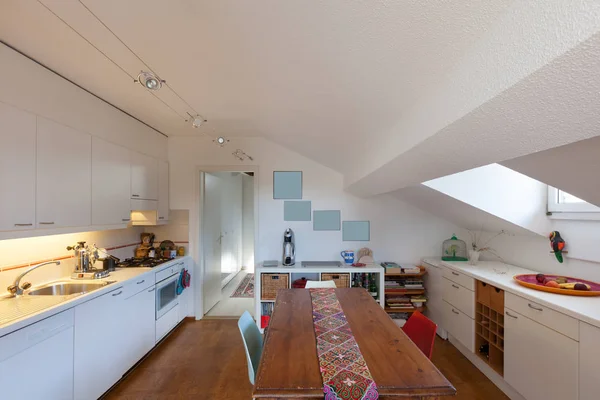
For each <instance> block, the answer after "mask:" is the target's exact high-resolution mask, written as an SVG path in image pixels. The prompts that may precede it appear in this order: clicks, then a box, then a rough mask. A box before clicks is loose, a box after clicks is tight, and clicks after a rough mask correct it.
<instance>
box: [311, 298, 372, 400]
mask: <svg viewBox="0 0 600 400" xmlns="http://www.w3.org/2000/svg"><path fill="white" fill-rule="evenodd" d="M309 290H310V296H311V301H312V308H313V323H314V329H315V336H316V337H317V355H318V356H319V367H320V370H321V377H322V378H323V393H325V400H367V399H368V400H375V399H378V398H379V392H378V391H377V386H376V385H375V381H374V380H373V377H372V376H371V372H369V367H367V363H366V362H365V359H364V358H363V356H362V353H361V352H360V349H359V348H358V343H356V340H355V339H354V335H352V330H351V329H350V325H349V324H348V322H347V321H346V315H345V314H344V311H343V310H342V306H341V304H340V303H339V301H338V299H337V296H336V294H335V289H309Z"/></svg>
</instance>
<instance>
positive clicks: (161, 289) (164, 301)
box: [156, 274, 179, 320]
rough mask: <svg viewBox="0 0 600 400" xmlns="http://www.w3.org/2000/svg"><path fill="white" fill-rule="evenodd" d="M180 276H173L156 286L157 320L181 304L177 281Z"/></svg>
mask: <svg viewBox="0 0 600 400" xmlns="http://www.w3.org/2000/svg"><path fill="white" fill-rule="evenodd" d="M178 279H179V274H176V275H173V276H171V277H170V278H167V279H165V280H164V281H161V282H159V283H157V284H156V319H157V320H158V319H159V318H160V317H162V316H163V315H165V314H166V313H167V312H169V310H171V309H172V308H173V307H175V306H176V305H177V304H179V299H178V296H177V280H178Z"/></svg>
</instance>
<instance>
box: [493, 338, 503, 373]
mask: <svg viewBox="0 0 600 400" xmlns="http://www.w3.org/2000/svg"><path fill="white" fill-rule="evenodd" d="M489 363H490V367H492V368H493V369H494V371H496V372H497V373H498V374H500V375H501V376H504V352H503V351H502V350H500V349H498V348H497V347H496V346H493V345H491V346H490V361H489Z"/></svg>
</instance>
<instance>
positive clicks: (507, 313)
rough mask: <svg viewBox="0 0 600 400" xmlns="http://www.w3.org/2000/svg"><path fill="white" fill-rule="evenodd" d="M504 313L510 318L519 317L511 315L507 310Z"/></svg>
mask: <svg viewBox="0 0 600 400" xmlns="http://www.w3.org/2000/svg"><path fill="white" fill-rule="evenodd" d="M505 313H506V315H508V316H509V317H511V318H514V319H518V318H519V317H517V316H516V315H512V314H511V313H509V312H508V311H506V312H505Z"/></svg>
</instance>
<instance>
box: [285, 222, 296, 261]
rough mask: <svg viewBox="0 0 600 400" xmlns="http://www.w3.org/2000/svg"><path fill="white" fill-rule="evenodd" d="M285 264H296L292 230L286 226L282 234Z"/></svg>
mask: <svg viewBox="0 0 600 400" xmlns="http://www.w3.org/2000/svg"><path fill="white" fill-rule="evenodd" d="M282 264H283V265H286V266H290V265H294V264H296V245H295V244H294V231H293V230H291V229H290V228H287V229H286V230H285V232H284V234H283V260H282Z"/></svg>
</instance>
